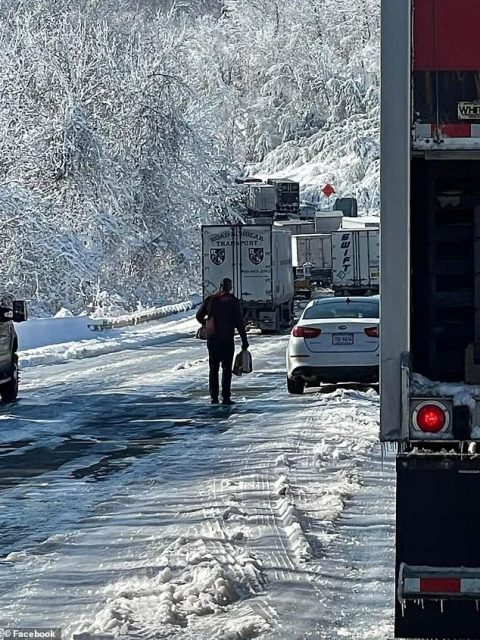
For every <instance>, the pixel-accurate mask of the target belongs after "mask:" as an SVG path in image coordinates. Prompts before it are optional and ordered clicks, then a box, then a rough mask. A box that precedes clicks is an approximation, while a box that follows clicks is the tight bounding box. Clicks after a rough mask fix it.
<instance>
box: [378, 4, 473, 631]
mask: <svg viewBox="0 0 480 640" xmlns="http://www.w3.org/2000/svg"><path fill="white" fill-rule="evenodd" d="M381 7H382V9H381V10H382V46H381V51H382V55H381V60H382V104H381V213H382V221H381V225H382V243H381V253H382V260H381V270H382V282H381V328H380V336H381V419H380V432H381V440H382V441H383V442H386V443H395V445H396V450H397V459H396V474H397V475H396V478H397V485H396V561H395V587H394V589H393V590H392V601H394V606H395V637H396V638H439V639H447V640H453V639H454V638H456V639H470V640H472V639H474V638H480V611H479V602H480V544H479V543H478V530H479V525H480V515H479V514H480V386H478V385H479V384H480V109H479V104H480V83H479V81H478V79H479V77H480V40H479V39H478V25H479V24H480V0H382V3H381Z"/></svg>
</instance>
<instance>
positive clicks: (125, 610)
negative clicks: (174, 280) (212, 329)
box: [0, 318, 394, 640]
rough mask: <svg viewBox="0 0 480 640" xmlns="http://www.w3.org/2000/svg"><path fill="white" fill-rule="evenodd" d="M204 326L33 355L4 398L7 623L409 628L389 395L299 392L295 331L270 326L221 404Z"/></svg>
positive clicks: (0, 468) (206, 639)
mask: <svg viewBox="0 0 480 640" xmlns="http://www.w3.org/2000/svg"><path fill="white" fill-rule="evenodd" d="M163 326H164V325H163ZM195 327H196V326H195V322H194V321H193V320H192V319H191V318H186V319H185V318H184V319H180V320H178V321H176V322H175V323H173V324H172V323H170V329H169V331H168V332H167V333H165V330H164V329H163V333H162V328H161V325H159V328H158V332H159V340H158V342H157V343H155V341H154V340H152V339H150V337H149V339H148V341H147V343H146V344H145V343H143V346H142V342H141V341H140V342H139V343H138V348H137V349H133V348H131V344H130V348H127V349H125V350H120V351H118V352H117V353H109V354H106V355H101V356H98V357H90V358H87V359H80V360H78V359H77V360H74V361H70V362H68V361H67V362H65V363H64V364H57V365H48V366H33V367H31V368H28V369H26V370H25V371H24V373H23V376H22V390H21V398H20V400H19V402H18V403H17V404H16V405H15V406H13V407H10V408H5V407H3V408H1V409H0V513H1V516H0V517H1V522H0V526H1V529H0V530H1V534H0V627H4V626H14V625H17V626H22V627H32V626H35V625H37V626H42V627H47V626H54V627H62V628H63V637H64V638H70V637H72V635H73V634H79V637H81V638H85V639H90V638H92V639H93V638H102V639H104V638H108V637H113V636H116V635H119V634H121V635H123V636H130V637H136V638H137V637H142V638H172V639H174V640H180V639H181V640H213V639H223V640H234V639H248V638H265V639H271V640H280V639H282V640H283V639H285V640H290V639H297V638H298V639H300V638H305V639H306V638H322V639H325V640H335V639H340V638H352V639H353V638H358V639H367V638H369V639H370V638H371V639H375V640H385V639H386V638H388V637H392V603H393V577H392V572H393V517H394V515H393V514H394V500H393V485H394V482H393V480H394V473H393V459H392V458H387V459H385V460H382V457H381V455H380V448H379V445H378V443H377V432H378V422H377V420H378V396H377V395H376V393H375V392H374V391H373V390H369V391H359V390H353V389H350V390H349V389H337V390H332V392H331V393H315V392H311V393H306V394H305V395H304V396H300V397H292V396H288V395H287V393H286V390H285V365H284V351H285V346H286V340H287V339H286V337H255V338H253V339H252V340H251V342H252V346H251V350H252V354H253V358H254V367H255V372H254V373H253V374H251V375H249V376H245V377H243V378H241V379H235V380H234V395H235V398H236V400H237V401H238V404H237V405H236V406H235V407H233V408H230V407H228V408H227V407H221V406H220V407H215V406H214V407H211V406H210V405H209V404H208V397H207V389H206V383H207V359H206V348H205V345H204V344H203V343H200V342H199V341H196V340H194V339H193V338H192V335H193V332H194V330H195ZM149 331H150V332H152V331H154V329H152V328H150V329H149ZM70 348H71V347H70ZM119 348H121V345H120V347H119ZM39 355H40V356H41V354H39ZM90 355H91V353H90ZM74 357H78V355H77V356H74ZM39 360H40V361H42V358H41V357H40V358H39Z"/></svg>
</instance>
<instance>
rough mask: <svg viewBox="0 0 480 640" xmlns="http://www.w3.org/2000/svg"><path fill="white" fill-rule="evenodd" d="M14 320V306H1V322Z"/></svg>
mask: <svg viewBox="0 0 480 640" xmlns="http://www.w3.org/2000/svg"><path fill="white" fill-rule="evenodd" d="M10 320H13V309H12V307H0V322H10Z"/></svg>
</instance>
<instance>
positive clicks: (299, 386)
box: [287, 378, 305, 395]
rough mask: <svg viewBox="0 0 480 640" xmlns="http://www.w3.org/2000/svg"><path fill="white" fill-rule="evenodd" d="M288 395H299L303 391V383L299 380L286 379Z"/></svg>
mask: <svg viewBox="0 0 480 640" xmlns="http://www.w3.org/2000/svg"><path fill="white" fill-rule="evenodd" d="M287 389H288V393H292V394H294V395H301V394H302V393H303V391H304V389H305V382H304V381H303V380H302V379H301V378H287Z"/></svg>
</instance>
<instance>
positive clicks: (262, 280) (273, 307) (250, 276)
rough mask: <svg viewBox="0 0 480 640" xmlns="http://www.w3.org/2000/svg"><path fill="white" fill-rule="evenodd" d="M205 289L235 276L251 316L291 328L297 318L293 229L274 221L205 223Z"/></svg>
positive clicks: (269, 327) (266, 327) (271, 326)
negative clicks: (275, 224)
mask: <svg viewBox="0 0 480 640" xmlns="http://www.w3.org/2000/svg"><path fill="white" fill-rule="evenodd" d="M202 272H203V295H204V297H207V296H208V295H211V294H212V293H214V292H215V291H218V287H219V284H220V282H221V280H222V279H223V278H230V279H231V280H232V282H233V292H234V294H235V295H236V296H238V297H239V298H240V300H241V302H242V309H243V313H244V317H245V320H246V321H247V322H249V323H251V324H253V325H256V326H258V327H259V328H260V329H261V330H262V331H280V330H282V329H286V328H289V327H290V325H291V322H292V319H293V296H294V288H293V270H292V247H291V234H290V231H288V230H285V229H282V228H279V227H276V226H274V225H268V224H265V225H253V224H249V225H205V226H203V227H202Z"/></svg>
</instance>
